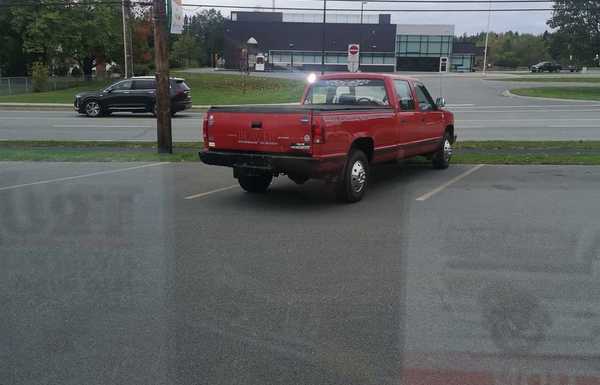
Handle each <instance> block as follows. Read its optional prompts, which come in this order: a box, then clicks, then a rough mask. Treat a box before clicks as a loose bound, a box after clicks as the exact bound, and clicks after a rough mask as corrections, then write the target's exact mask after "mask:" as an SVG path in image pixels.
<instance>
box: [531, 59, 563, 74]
mask: <svg viewBox="0 0 600 385" xmlns="http://www.w3.org/2000/svg"><path fill="white" fill-rule="evenodd" d="M529 70H530V71H531V72H544V71H547V72H560V71H561V70H562V66H561V65H560V64H558V63H555V62H550V61H543V62H540V63H537V64H534V65H532V66H531V67H529Z"/></svg>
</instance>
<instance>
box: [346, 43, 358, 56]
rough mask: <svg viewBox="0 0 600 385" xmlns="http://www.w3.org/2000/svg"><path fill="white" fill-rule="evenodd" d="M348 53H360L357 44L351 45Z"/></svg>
mask: <svg viewBox="0 0 600 385" xmlns="http://www.w3.org/2000/svg"><path fill="white" fill-rule="evenodd" d="M348 52H349V53H350V55H356V54H357V53H358V46H357V45H356V44H354V45H351V46H350V47H349V48H348Z"/></svg>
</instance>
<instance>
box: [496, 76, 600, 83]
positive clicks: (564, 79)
mask: <svg viewBox="0 0 600 385" xmlns="http://www.w3.org/2000/svg"><path fill="white" fill-rule="evenodd" d="M486 80H494V81H502V82H530V83H534V82H540V83H548V82H556V83H600V77H587V76H585V77H583V76H561V77H535V76H527V77H520V78H495V79H486Z"/></svg>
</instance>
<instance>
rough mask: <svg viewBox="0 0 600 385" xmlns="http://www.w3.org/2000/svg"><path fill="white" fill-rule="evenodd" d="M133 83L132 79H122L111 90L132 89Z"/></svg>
mask: <svg viewBox="0 0 600 385" xmlns="http://www.w3.org/2000/svg"><path fill="white" fill-rule="evenodd" d="M131 83H133V82H132V81H131V80H125V81H122V82H120V83H117V84H115V85H114V86H112V87H110V89H111V90H113V91H116V90H119V91H122V90H130V89H131Z"/></svg>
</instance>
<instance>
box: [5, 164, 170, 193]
mask: <svg viewBox="0 0 600 385" xmlns="http://www.w3.org/2000/svg"><path fill="white" fill-rule="evenodd" d="M163 164H169V162H160V163H151V164H144V165H141V166H135V167H127V168H120V169H117V170H107V171H99V172H92V173H90V174H83V175H75V176H67V177H64V178H56V179H48V180H40V181H37V182H31V183H23V184H16V185H13V186H4V187H0V191H6V190H14V189H18V188H21V187H29V186H37V185H41V184H48V183H55V182H65V181H69V180H73V179H81V178H89V177H92V176H98V175H107V174H116V173H119V172H125V171H132V170H139V169H140V168H147V167H155V166H162V165H163Z"/></svg>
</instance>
